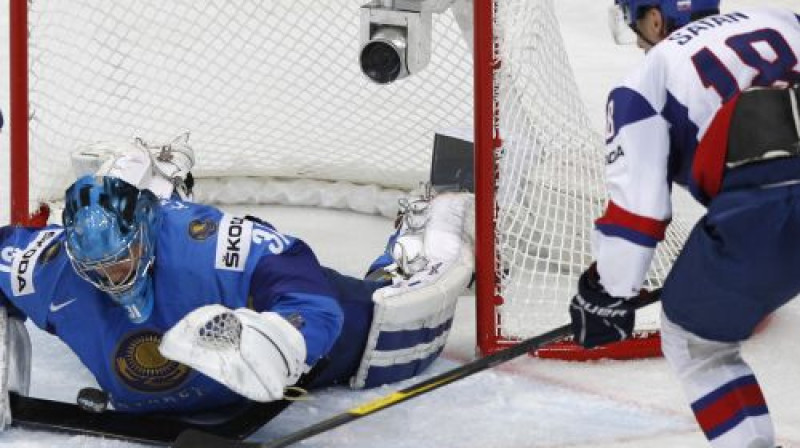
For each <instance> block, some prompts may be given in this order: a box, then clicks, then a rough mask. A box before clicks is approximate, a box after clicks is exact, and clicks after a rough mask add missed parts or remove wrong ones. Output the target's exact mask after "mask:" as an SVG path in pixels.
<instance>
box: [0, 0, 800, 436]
mask: <svg viewBox="0 0 800 448" xmlns="http://www.w3.org/2000/svg"><path fill="white" fill-rule="evenodd" d="M531 1H536V0H531ZM555 3H556V7H557V12H558V15H559V17H560V19H561V22H560V23H561V27H562V30H563V32H564V35H565V39H566V43H567V47H568V48H569V51H570V58H571V62H572V64H573V68H574V70H575V72H576V75H577V78H578V84H579V86H580V89H581V93H582V95H583V97H584V100H585V102H586V104H587V109H588V110H589V111H590V113H591V116H592V120H593V122H594V123H595V124H596V126H597V127H598V129H601V128H602V121H603V114H604V111H603V110H604V102H605V95H606V92H607V91H608V89H609V88H610V87H611V86H612V85H613V83H614V82H615V80H616V79H618V78H619V77H620V76H621V75H622V74H623V73H624V72H625V70H626V69H627V68H629V67H631V66H632V65H634V64H636V62H637V61H638V60H639V59H640V58H641V55H640V53H639V52H638V50H636V49H635V48H632V47H618V46H615V45H614V44H613V43H612V42H611V38H610V35H609V33H608V30H607V29H606V7H607V6H608V4H609V3H610V0H609V1H601V0H555ZM757 4H770V5H776V6H787V7H794V8H795V9H798V2H797V0H736V1H734V0H730V1H727V2H724V8H725V9H733V8H736V7H740V6H750V5H757ZM0 27H2V28H3V29H7V0H5V1H0ZM6 39H7V33H0V79H2V80H3V82H4V83H3V87H2V88H0V108H2V110H3V111H7V110H8V107H7V103H8V92H7V88H6V87H5V86H6V85H7V84H6V83H5V80H7V79H8V78H7V67H6V65H5V64H7V56H6V55H7V46H6ZM0 147H2V150H0V178H2V179H7V169H8V167H7V155H8V152H7V148H8V142H7V132H6V133H3V134H0ZM0 204H2V207H0V223H5V222H7V220H8V214H7V206H6V205H5V204H8V201H7V184H6V183H5V182H0ZM236 210H239V211H246V212H247V213H251V214H254V215H258V216H261V217H263V218H265V219H267V220H268V221H271V222H273V223H274V224H275V225H276V226H277V227H278V228H279V229H281V230H282V231H284V232H286V233H291V234H294V235H297V236H300V237H302V238H304V239H306V240H307V241H308V242H309V243H310V244H311V246H312V247H314V248H315V250H316V251H317V253H318V255H319V258H320V260H321V261H322V262H323V264H327V265H329V266H332V267H335V268H337V269H339V270H341V271H343V272H345V273H348V274H352V275H359V274H360V273H361V272H362V270H363V269H364V267H366V265H367V263H368V262H369V261H370V260H371V258H372V257H373V256H374V255H375V254H376V253H377V251H379V250H380V249H381V248H382V246H383V244H384V240H385V237H386V235H387V233H388V231H389V229H390V225H391V224H390V221H389V220H388V219H385V218H380V217H371V216H362V215H354V214H351V213H346V212H337V211H330V210H316V209H307V208H306V209H299V208H288V207H272V206H269V207H265V206H260V207H258V208H256V209H253V208H237V209H234V211H236ZM309 216H313V219H308V217H309ZM354 229H358V231H357V232H354ZM356 236H357V237H356ZM473 309H474V304H473V299H472V297H469V296H465V297H464V298H462V300H461V303H460V304H459V308H458V310H457V318H456V325H455V327H454V329H453V332H452V334H451V337H450V340H449V342H448V345H447V347H446V349H445V352H444V355H443V356H442V358H441V359H440V360H439V361H437V362H436V363H435V364H434V365H433V367H432V369H431V371H430V372H429V373H428V374H429V375H430V374H435V373H439V372H442V371H445V370H447V369H450V368H453V367H455V366H457V365H459V364H461V363H463V362H466V361H468V360H470V359H473V357H474V327H473V317H474V311H473ZM565 319H566V314H565ZM798 321H800V303H798V301H795V302H793V303H791V304H790V305H788V306H786V307H784V308H783V309H781V310H780V311H779V312H778V313H776V314H775V316H774V318H773V319H772V322H771V324H770V325H769V326H768V327H767V328H766V330H764V331H763V332H762V333H760V334H758V335H757V336H756V337H754V338H753V340H752V341H750V342H748V343H747V344H746V345H745V349H744V353H745V357H746V358H747V359H748V360H750V362H751V364H752V366H753V367H754V369H755V370H756V372H757V374H758V375H759V378H760V380H761V382H762V385H763V388H764V393H765V395H766V398H767V401H768V403H769V404H770V409H771V411H772V414H773V416H774V418H775V421H776V426H777V431H778V436H779V441H780V443H782V444H783V446H784V447H785V448H786V447H800V405H798V403H800V391H798V387H797V383H798V376H800V353H798V350H797V341H798V337H800V330H799V329H798V326H797V322H798ZM31 333H32V338H33V343H34V347H35V349H34V366H33V369H34V370H33V384H32V394H33V395H35V396H40V397H47V398H52V399H59V400H65V401H72V400H74V399H75V396H76V394H77V392H78V390H79V389H80V388H81V387H85V386H89V385H94V381H93V379H92V377H91V375H90V374H89V373H88V372H87V371H86V370H85V369H84V368H83V367H82V366H81V365H80V364H79V362H78V361H77V359H76V358H75V357H74V356H72V355H71V354H70V353H69V351H68V349H67V348H66V347H65V346H64V345H63V344H61V343H60V342H58V341H56V340H54V338H52V337H50V336H49V335H47V334H45V333H43V332H41V331H39V330H37V329H35V328H32V329H31ZM415 381H416V380H412V381H408V382H406V383H403V384H397V385H392V386H391V387H383V388H379V389H374V390H370V391H366V392H354V391H351V390H348V389H345V388H338V389H330V390H326V391H317V392H314V393H313V394H312V396H313V398H314V399H313V400H312V401H310V402H300V403H296V404H294V405H292V406H291V407H290V408H289V409H288V410H287V411H286V412H285V413H284V414H282V415H281V416H279V417H278V418H277V419H275V420H274V421H273V422H272V423H271V424H270V425H268V426H267V427H265V428H264V429H263V430H262V431H260V432H259V433H258V434H257V435H256V436H255V438H257V439H269V438H272V437H276V436H280V435H283V434H287V433H289V432H291V431H293V430H296V429H299V428H301V427H303V426H305V425H308V424H311V423H313V422H315V421H318V420H320V419H323V418H325V417H327V416H330V415H333V414H336V413H339V412H342V411H344V410H347V409H349V408H351V407H354V406H356V405H359V404H362V403H364V402H366V401H368V400H371V399H374V398H377V397H380V396H383V395H385V394H388V393H390V392H391V391H393V390H397V389H399V388H401V387H405V386H408V385H409V384H412V383H413V382H415ZM0 446H8V447H12V446H13V447H16V448H44V447H54V446H58V447H67V448H73V447H123V446H137V445H133V444H125V443H121V442H116V441H109V440H98V439H93V438H87V437H69V436H62V435H54V434H48V433H43V432H32V431H23V430H16V429H12V430H10V431H8V432H6V433H4V434H2V435H0ZM300 446H305V447H319V448H321V447H332V448H333V447H385V448H401V447H425V448H427V447H431V448H433V447H435V448H440V447H458V448H470V447H475V448H490V447H504V448H517V447H519V448H522V447H587V448H588V447H592V448H603V447H648V448H649V447H655V448H667V447H669V448H674V447H680V448H684V447H686V448H692V447H703V446H707V445H706V443H705V442H704V439H703V437H702V434H701V433H700V432H699V431H698V430H697V428H696V425H695V423H694V420H693V417H692V415H691V412H690V411H689V409H688V407H687V405H686V404H685V403H684V401H683V397H682V394H681V391H680V389H679V385H678V383H677V381H676V380H675V378H673V377H672V375H671V373H670V372H669V370H668V369H667V366H666V364H665V362H664V361H663V360H660V359H659V360H640V361H628V362H612V361H602V362H594V363H582V364H581V363H568V362H560V361H543V360H537V359H531V358H523V359H518V360H515V361H513V362H509V363H506V364H503V365H501V366H498V367H496V368H494V369H492V370H490V371H485V372H482V373H480V374H476V375H474V376H472V377H469V378H467V379H464V380H461V381H458V382H457V383H454V384H452V385H449V386H446V387H444V388H442V389H440V390H438V391H435V392H431V393H429V394H426V395H423V396H421V397H419V398H416V399H414V400H412V401H409V402H407V403H404V404H400V405H398V406H396V407H394V408H391V409H388V410H385V411H381V412H379V413H377V414H375V415H372V416H369V417H366V418H364V419H362V420H361V421H359V422H355V423H352V424H349V425H347V426H345V427H342V428H340V429H337V430H335V431H331V432H330V433H327V434H325V435H321V436H318V437H316V438H313V439H310V440H309V441H307V442H305V443H303V444H301V445H300Z"/></svg>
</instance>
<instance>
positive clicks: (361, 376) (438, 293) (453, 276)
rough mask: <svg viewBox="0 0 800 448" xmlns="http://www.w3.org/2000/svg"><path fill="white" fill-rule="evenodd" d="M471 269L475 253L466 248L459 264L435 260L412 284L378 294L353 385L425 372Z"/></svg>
mask: <svg viewBox="0 0 800 448" xmlns="http://www.w3.org/2000/svg"><path fill="white" fill-rule="evenodd" d="M472 269H473V259H472V250H471V247H469V245H464V247H462V251H461V253H460V254H459V256H458V257H456V259H455V260H453V261H450V262H443V261H434V260H432V261H431V263H430V264H429V266H428V268H427V269H425V270H424V271H422V272H420V273H418V274H417V275H415V276H414V277H412V278H411V279H410V281H408V282H402V283H399V284H396V285H392V286H387V287H385V288H381V289H379V290H377V291H375V293H374V294H373V302H374V303H375V310H374V315H373V320H372V325H371V328H370V332H369V335H368V337H367V343H366V348H365V349H364V354H363V355H362V359H361V363H360V365H359V368H358V370H357V372H356V374H355V376H354V377H353V378H351V380H350V385H351V387H353V388H364V387H375V386H379V385H382V384H387V383H392V382H396V381H401V380H405V379H408V378H411V377H413V376H415V375H418V374H419V373H421V372H422V371H423V370H424V369H425V368H427V367H428V366H429V365H430V364H431V363H432V362H433V361H434V360H435V359H436V357H437V356H438V355H439V353H441V351H442V349H443V348H444V345H445V342H446V341H447V336H448V334H449V331H450V326H451V324H452V322H453V315H454V313H455V307H456V302H457V300H458V297H459V295H461V294H462V293H463V292H464V290H465V288H466V287H467V284H468V283H469V280H470V278H471V276H472Z"/></svg>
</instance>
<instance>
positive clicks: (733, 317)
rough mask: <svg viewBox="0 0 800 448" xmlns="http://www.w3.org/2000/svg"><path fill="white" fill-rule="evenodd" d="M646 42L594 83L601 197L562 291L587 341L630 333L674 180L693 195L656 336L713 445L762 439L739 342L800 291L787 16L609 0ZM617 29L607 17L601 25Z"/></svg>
mask: <svg viewBox="0 0 800 448" xmlns="http://www.w3.org/2000/svg"><path fill="white" fill-rule="evenodd" d="M616 3H617V6H618V7H619V8H621V14H622V15H623V16H624V17H625V23H626V24H627V25H628V26H630V28H631V29H632V30H633V31H634V32H635V33H636V35H637V37H638V40H637V43H638V45H639V46H640V47H641V48H642V49H644V50H645V52H646V53H647V54H646V56H645V58H644V61H643V62H642V64H641V65H640V66H639V67H638V68H637V69H635V70H634V71H633V72H632V73H631V74H630V75H629V76H627V77H626V78H625V79H624V81H623V82H622V83H621V85H620V86H619V87H617V88H615V89H614V90H613V91H612V92H611V93H610V95H609V99H608V106H607V120H608V122H607V127H606V136H605V137H606V144H607V157H606V164H607V172H606V174H607V176H606V181H607V187H608V195H609V200H608V204H607V208H606V211H605V213H604V214H603V216H601V217H600V218H599V219H597V221H596V223H595V232H594V241H593V251H594V257H595V260H596V262H595V263H594V264H593V265H592V266H591V267H590V268H589V269H587V270H586V272H584V273H583V274H582V275H581V277H580V280H579V282H578V283H579V284H578V294H577V295H576V296H575V297H574V298H573V300H572V303H571V304H570V315H571V317H572V323H573V331H574V333H575V336H576V338H577V339H578V340H579V341H580V342H581V343H582V344H583V345H584V346H587V347H592V346H596V345H601V344H605V343H608V342H612V341H617V340H620V339H624V338H626V337H628V336H630V334H631V331H632V329H633V324H634V311H633V308H632V306H631V302H630V299H631V298H633V297H635V296H636V295H637V294H639V293H640V288H641V287H642V284H643V281H644V278H645V275H646V273H647V271H648V268H649V265H650V263H651V260H652V258H653V253H654V250H655V247H656V244H657V243H658V242H659V241H661V240H662V239H663V238H664V233H665V231H666V228H667V225H668V224H669V221H670V217H671V215H672V210H671V203H670V192H671V189H672V185H673V184H678V185H680V186H683V187H686V188H688V189H689V191H690V192H691V193H692V195H693V196H694V197H695V198H696V199H697V200H698V201H700V202H701V203H702V204H704V205H705V206H707V214H706V215H705V216H704V217H703V218H702V219H701V220H700V221H699V222H698V224H697V225H696V227H695V228H694V229H693V230H692V232H691V234H690V236H689V238H688V240H687V242H686V244H685V246H684V248H683V251H682V253H681V254H680V256H679V257H678V259H677V260H676V262H675V264H674V266H673V268H672V270H671V272H670V274H669V276H668V277H667V279H666V281H665V284H664V288H663V291H662V296H661V297H662V304H663V313H662V324H661V327H662V328H661V329H662V338H663V339H662V341H663V342H662V348H663V351H664V354H665V356H666V358H667V360H668V361H669V363H670V364H671V366H672V368H673V370H674V371H675V372H676V373H677V375H678V377H679V378H680V380H681V382H682V384H683V387H684V390H685V392H686V394H687V396H688V399H689V401H690V403H691V408H692V411H693V412H694V414H695V417H696V419H697V422H698V424H699V426H700V427H701V429H702V430H703V432H704V433H705V435H706V437H707V438H708V440H709V441H710V443H711V445H712V446H714V447H716V448H733V447H748V448H762V447H764V448H772V447H774V446H775V434H774V428H773V424H772V421H771V419H770V414H769V410H768V408H767V403H766V402H765V400H764V397H763V394H762V393H761V389H760V387H759V385H758V382H757V380H756V377H755V375H754V373H753V372H752V371H751V369H750V367H749V366H748V364H747V363H746V362H745V361H744V360H743V359H742V358H741V356H740V343H741V342H742V341H744V340H746V339H748V338H749V337H750V336H751V335H752V333H753V332H754V329H755V328H756V326H757V325H758V324H759V322H761V321H762V320H763V319H764V318H765V317H766V316H768V315H769V314H770V313H771V312H773V311H774V310H775V309H777V308H778V307H780V306H782V305H783V304H785V303H786V302H788V301H789V300H791V299H792V298H794V297H795V296H796V295H797V294H798V293H800V112H799V111H800V107H799V106H798V105H799V104H800V93H799V91H800V87H798V83H800V16H798V15H797V14H796V13H795V12H792V11H787V10H780V9H770V8H754V9H746V10H741V11H734V12H727V13H724V14H719V0H617V1H616ZM615 35H620V33H615Z"/></svg>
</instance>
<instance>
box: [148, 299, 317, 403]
mask: <svg viewBox="0 0 800 448" xmlns="http://www.w3.org/2000/svg"><path fill="white" fill-rule="evenodd" d="M159 351H160V352H161V354H162V355H163V356H164V357H165V358H167V359H171V360H173V361H177V362H180V363H182V364H185V365H188V366H190V367H192V368H193V369H195V370H197V371H199V372H200V373H202V374H204V375H206V376H208V377H210V378H212V379H214V380H216V381H218V382H219V383H221V384H224V385H225V386H227V387H228V388H230V389H231V390H233V391H234V392H236V393H238V394H240V395H242V396H244V397H247V398H249V399H251V400H254V401H261V402H267V401H274V400H279V399H281V398H283V396H284V389H285V388H286V387H287V386H291V385H293V384H295V383H296V382H297V380H298V379H299V378H300V375H301V374H303V373H304V372H305V370H307V369H306V366H305V359H306V345H305V339H304V338H303V335H302V334H300V331H298V330H297V329H296V328H295V327H294V326H292V324H290V323H289V322H287V321H286V320H285V319H284V318H283V317H281V316H280V315H279V314H277V313H273V312H265V313H258V312H255V311H253V310H250V309H247V308H239V309H236V310H230V309H228V308H226V307H224V306H221V305H207V306H204V307H201V308H198V309H196V310H194V311H192V312H191V313H189V314H188V315H186V317H184V318H183V319H181V321H180V322H178V323H177V324H176V325H175V326H174V327H173V328H171V329H170V330H169V331H167V332H166V333H165V334H164V337H163V338H162V340H161V345H160V346H159Z"/></svg>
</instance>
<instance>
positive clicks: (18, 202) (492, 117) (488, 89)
mask: <svg viewBox="0 0 800 448" xmlns="http://www.w3.org/2000/svg"><path fill="white" fill-rule="evenodd" d="M497 2H498V0H474V1H473V17H474V33H473V38H474V46H473V52H474V53H473V55H474V60H473V63H474V66H473V67H474V123H473V127H474V136H473V137H474V157H475V163H474V167H475V172H474V180H475V231H476V244H475V246H476V247H475V256H476V261H475V264H476V282H475V295H476V300H475V307H476V334H477V341H476V344H477V347H478V350H479V351H480V352H481V353H483V354H488V353H493V352H496V351H498V350H501V349H503V348H506V347H508V346H509V345H512V344H514V343H516V342H518V341H515V340H514V339H509V338H506V337H504V336H503V335H501V334H500V330H499V328H500V327H499V324H500V322H499V320H500V316H499V313H498V311H497V308H498V307H499V306H501V305H502V304H503V297H502V296H501V294H500V288H499V283H498V282H499V279H498V274H497V272H499V271H498V269H500V261H499V254H498V248H497V245H496V235H495V233H496V216H497V203H496V197H495V192H496V186H497V181H498V175H499V174H498V173H499V171H498V157H499V155H500V154H499V153H500V151H501V150H502V136H501V135H500V123H499V120H500V119H499V111H498V108H499V106H498V101H499V100H498V98H497V86H496V79H495V76H494V74H495V72H496V71H497V70H498V68H499V67H500V64H501V63H502V61H500V60H499V57H498V53H497V48H498V45H499V44H498V42H497V41H496V37H495V35H494V26H495V20H496V19H495V10H496V4H497ZM27 3H28V2H27V0H9V8H10V15H9V18H10V21H11V23H12V24H17V26H10V32H9V37H10V40H9V42H10V58H11V64H10V73H9V75H10V76H9V81H10V114H9V134H10V145H11V149H10V165H9V166H10V220H11V223H12V224H13V225H21V226H43V225H45V223H46V222H47V219H48V214H49V210H48V208H47V206H46V205H42V206H41V207H40V208H39V209H37V210H30V202H29V194H30V190H29V182H30V176H29V169H30V154H29V148H30V138H29V129H28V123H29V119H30V118H31V117H30V110H29V98H28V91H29V79H28V76H29V59H28V58H29V54H28V29H27V23H28V5H27ZM19 24H26V25H25V26H19ZM354 38H355V37H354ZM400 82H402V81H400ZM567 317H568V314H567V310H566V309H564V319H565V320H566V319H567ZM536 354H537V355H538V356H541V357H548V358H559V359H576V360H585V359H598V358H617V359H626V358H641V357H650V356H658V355H659V354H660V342H659V338H658V334H657V332H645V333H642V334H641V335H639V337H636V338H634V339H632V340H630V341H625V342H622V343H616V344H610V345H608V346H606V347H602V348H599V349H593V350H583V349H581V348H579V347H578V346H577V345H576V344H574V343H571V342H561V343H558V344H555V345H553V346H551V348H546V349H541V350H539V351H538V352H537V353H536Z"/></svg>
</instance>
